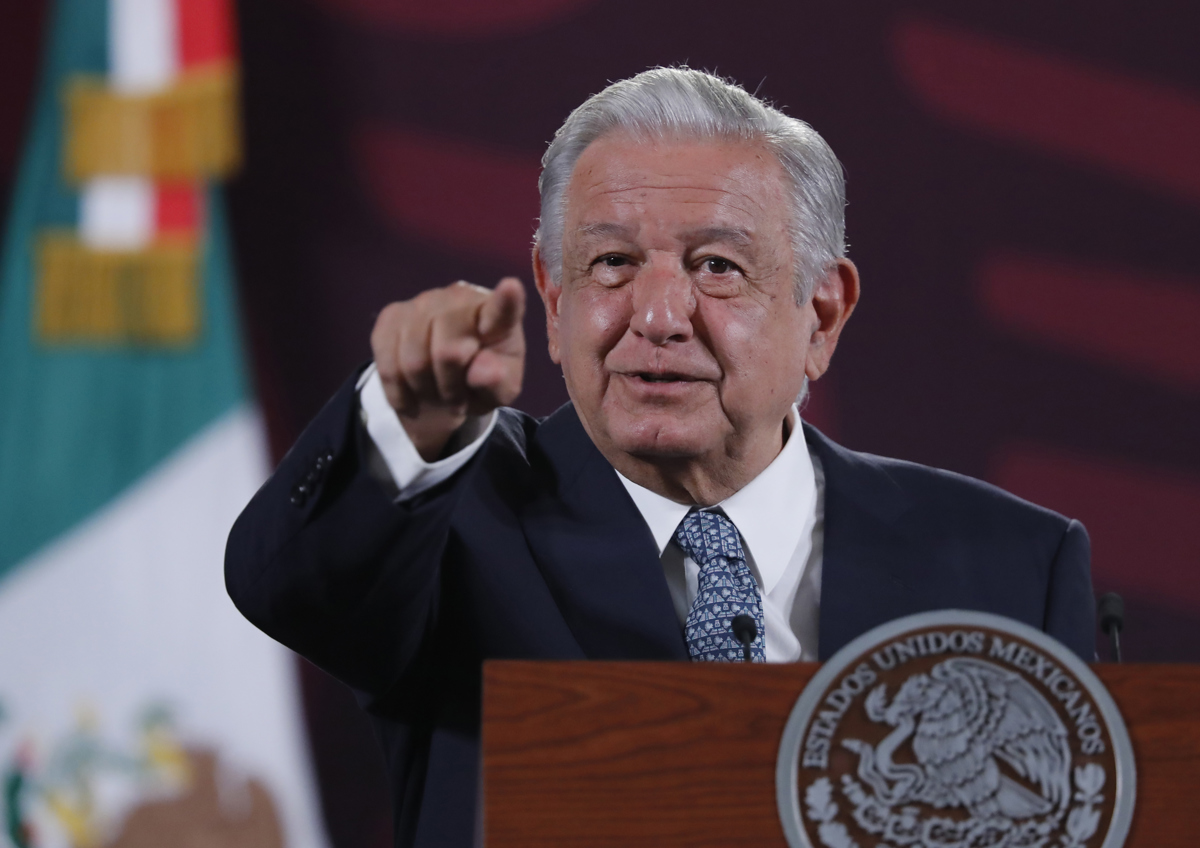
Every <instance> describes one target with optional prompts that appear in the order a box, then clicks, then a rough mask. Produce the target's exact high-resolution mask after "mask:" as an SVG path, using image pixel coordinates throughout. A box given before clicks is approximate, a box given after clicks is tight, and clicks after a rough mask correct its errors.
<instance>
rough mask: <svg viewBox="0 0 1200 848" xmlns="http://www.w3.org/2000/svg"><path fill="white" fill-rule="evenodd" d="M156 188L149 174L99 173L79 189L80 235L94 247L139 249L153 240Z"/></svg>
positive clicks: (103, 248)
mask: <svg viewBox="0 0 1200 848" xmlns="http://www.w3.org/2000/svg"><path fill="white" fill-rule="evenodd" d="M156 217H157V192H156V191H155V188H154V181H153V180H150V179H148V178H146V177H127V176H120V177H117V176H114V177H96V178H94V179H91V180H88V181H87V182H86V183H85V184H84V186H83V190H82V191H81V192H80V193H79V237H80V238H81V239H82V240H83V243H84V244H86V245H87V246H88V247H91V248H93V249H95V250H140V249H143V248H145V247H148V246H149V245H150V243H151V242H152V241H154V230H155V218H156Z"/></svg>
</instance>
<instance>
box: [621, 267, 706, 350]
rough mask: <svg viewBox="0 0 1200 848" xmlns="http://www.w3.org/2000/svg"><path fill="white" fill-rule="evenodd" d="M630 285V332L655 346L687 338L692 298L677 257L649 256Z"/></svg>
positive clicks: (690, 287)
mask: <svg viewBox="0 0 1200 848" xmlns="http://www.w3.org/2000/svg"><path fill="white" fill-rule="evenodd" d="M632 285H633V316H632V318H631V319H630V321H629V327H630V329H631V330H633V331H634V332H635V333H637V334H638V335H639V336H642V337H644V338H645V339H646V341H648V342H650V343H651V344H655V345H663V344H666V343H667V342H670V341H686V340H687V339H689V338H691V336H692V314H693V313H694V312H695V310H696V295H695V292H694V291H693V290H692V281H691V279H690V278H689V277H688V274H687V272H686V271H685V270H684V269H683V267H682V266H681V264H680V262H679V259H678V257H666V256H662V257H654V256H652V257H651V258H650V259H649V261H647V262H646V263H645V264H643V265H642V267H641V268H640V269H639V271H638V275H637V277H635V278H634V280H633V283H632Z"/></svg>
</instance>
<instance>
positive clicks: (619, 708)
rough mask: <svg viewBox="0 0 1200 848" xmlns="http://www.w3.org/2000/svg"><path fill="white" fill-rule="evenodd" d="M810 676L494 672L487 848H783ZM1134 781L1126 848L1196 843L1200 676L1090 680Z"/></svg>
mask: <svg viewBox="0 0 1200 848" xmlns="http://www.w3.org/2000/svg"><path fill="white" fill-rule="evenodd" d="M817 667H818V666H817V665H816V664H815V663H796V664H788V665H767V666H754V667H747V666H742V665H723V664H712V665H708V664H706V665H689V664H686V663H601V662H592V663H549V662H491V663H488V664H487V665H486V666H485V668H484V708H483V717H484V728H483V780H484V797H485V812H484V822H485V823H484V830H485V840H486V842H485V844H486V845H487V846H488V848H517V846H520V848H536V846H550V845H554V846H565V845H569V846H586V847H587V848H592V846H595V847H596V848H598V846H615V845H621V846H642V845H645V846H663V847H664V848H669V846H689V848H690V847H691V846H723V848H727V846H737V845H754V846H756V848H785V846H786V842H785V841H784V837H783V830H782V828H781V826H780V823H779V814H778V812H777V810H776V806H775V758H776V755H777V753H778V747H779V740H780V736H781V735H782V733H783V726H784V723H785V722H786V721H787V717H788V715H789V713H790V712H791V709H792V706H793V705H794V704H795V702H796V699H797V698H798V697H799V695H800V692H801V690H802V689H803V688H804V685H805V684H806V683H807V682H808V680H809V679H810V678H811V677H812V675H813V674H814V673H815V672H816V669H817ZM1094 669H1095V670H1096V672H1097V674H1098V675H1099V676H1100V678H1101V679H1102V680H1103V681H1104V683H1105V685H1106V686H1108V688H1109V691H1110V692H1111V693H1112V695H1113V698H1114V699H1115V700H1116V702H1117V705H1118V706H1119V707H1120V708H1121V712H1122V713H1123V714H1124V716H1125V721H1126V723H1127V724H1128V726H1129V731H1130V736H1131V737H1132V739H1133V746H1134V752H1135V756H1136V758H1137V767H1138V799H1137V805H1136V807H1135V813H1134V821H1133V830H1132V831H1131V833H1130V837H1129V839H1128V840H1127V841H1126V845H1127V846H1130V848H1158V846H1174V845H1191V844H1193V842H1194V841H1195V839H1194V837H1196V835H1197V834H1200V801H1198V800H1197V799H1196V798H1195V796H1196V794H1197V792H1198V791H1200V666H1192V665H1126V666H1112V665H1097V666H1094Z"/></svg>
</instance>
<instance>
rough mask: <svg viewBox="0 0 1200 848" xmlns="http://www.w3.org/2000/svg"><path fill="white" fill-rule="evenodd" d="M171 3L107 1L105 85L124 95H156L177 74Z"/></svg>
mask: <svg viewBox="0 0 1200 848" xmlns="http://www.w3.org/2000/svg"><path fill="white" fill-rule="evenodd" d="M178 28H179V17H178V14H177V13H176V8H175V0H109V4H108V52H109V66H108V74H109V83H110V84H111V85H112V87H113V88H115V89H116V90H117V91H120V92H123V93H125V94H145V93H149V92H153V91H158V90H161V89H163V88H166V87H167V86H169V85H170V84H171V83H172V82H174V80H175V77H176V75H177V74H178V73H179V46H178V45H179V38H178Z"/></svg>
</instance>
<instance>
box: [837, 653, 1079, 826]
mask: <svg viewBox="0 0 1200 848" xmlns="http://www.w3.org/2000/svg"><path fill="white" fill-rule="evenodd" d="M886 689H887V687H886V686H885V685H883V684H881V685H879V686H877V687H876V688H875V689H873V690H872V691H871V693H870V694H869V695H868V696H867V698H866V710H867V715H868V716H869V717H870V718H871V720H872V721H874V722H879V723H886V724H888V725H890V726H891V727H893V728H895V729H894V730H892V732H891V733H889V734H888V735H887V737H886V738H885V739H884V740H883V741H882V742H880V743H879V744H877V745H875V746H871V745H868V744H867V743H866V742H863V741H862V740H860V739H845V740H843V741H842V745H844V746H845V747H846V748H849V749H850V750H851V751H853V752H854V753H856V754H857V755H858V777H859V778H860V779H861V780H862V781H863V782H864V783H865V784H867V786H869V787H870V788H871V789H872V790H873V794H874V797H875V799H876V800H877V801H878V802H879V803H881V804H883V805H885V806H888V807H896V806H904V805H911V804H929V805H931V806H933V807H935V808H937V809H944V808H953V807H965V808H966V810H967V811H968V812H969V813H970V814H971V817H972V818H975V819H982V820H988V819H995V818H998V817H1003V818H1007V819H1012V820H1018V819H1026V818H1029V817H1031V816H1044V815H1047V814H1053V813H1055V812H1057V813H1058V814H1059V815H1061V814H1063V813H1064V812H1065V810H1066V806H1067V804H1068V803H1069V802H1070V798H1071V774H1070V768H1071V748H1070V743H1069V741H1068V738H1067V729H1066V727H1064V726H1063V723H1062V720H1061V719H1059V717H1058V714H1057V713H1056V712H1055V711H1054V708H1053V707H1051V706H1050V704H1049V702H1047V700H1046V699H1045V698H1044V697H1042V695H1041V694H1040V693H1039V692H1038V691H1037V690H1036V689H1034V688H1033V686H1031V685H1030V684H1029V683H1028V682H1026V680H1025V679H1024V678H1023V677H1021V676H1020V675H1018V674H1015V673H1013V672H1011V671H1006V670H1005V669H1003V668H1001V667H1000V666H997V665H995V664H993V663H990V662H988V661H986V660H980V659H975V658H973V657H954V658H953V659H948V660H945V661H944V662H941V663H939V664H938V665H936V666H934V667H933V669H932V670H931V671H930V673H929V674H916V675H913V676H912V677H910V678H908V680H906V681H905V682H904V684H903V685H902V686H901V687H900V691H899V692H897V693H896V696H895V697H894V698H893V699H892V701H891V703H888V701H887V691H886ZM906 742H908V743H911V747H912V753H913V755H914V756H915V759H916V762H915V763H897V762H896V761H895V760H894V755H895V753H896V751H897V749H899V748H900V747H901V746H902V745H904V744H905V743H906ZM1002 765H1007V766H1008V767H1009V768H1010V769H1011V770H1012V772H1015V774H1016V775H1017V776H1018V777H1020V778H1023V779H1024V780H1025V781H1026V782H1027V784H1032V785H1033V787H1035V789H1031V788H1029V786H1028V785H1026V784H1023V783H1021V782H1019V781H1018V780H1017V779H1014V778H1013V777H1010V776H1009V775H1008V774H1005V773H1004V770H1003V769H1002Z"/></svg>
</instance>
